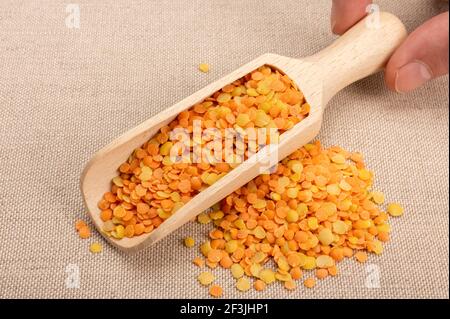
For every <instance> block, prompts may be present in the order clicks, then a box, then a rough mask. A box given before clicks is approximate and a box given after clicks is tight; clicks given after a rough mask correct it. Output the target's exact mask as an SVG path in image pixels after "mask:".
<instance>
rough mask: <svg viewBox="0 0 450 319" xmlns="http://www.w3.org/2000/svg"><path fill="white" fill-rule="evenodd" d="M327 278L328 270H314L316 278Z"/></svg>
mask: <svg viewBox="0 0 450 319" xmlns="http://www.w3.org/2000/svg"><path fill="white" fill-rule="evenodd" d="M327 276H328V270H327V269H324V268H320V269H317V270H316V277H317V278H318V279H324V278H325V277H327Z"/></svg>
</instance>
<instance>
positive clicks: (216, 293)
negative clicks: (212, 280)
mask: <svg viewBox="0 0 450 319" xmlns="http://www.w3.org/2000/svg"><path fill="white" fill-rule="evenodd" d="M209 293H210V295H211V296H213V297H220V296H222V287H220V286H217V285H212V286H211V287H210V288H209Z"/></svg>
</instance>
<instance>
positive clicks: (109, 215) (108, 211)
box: [100, 209, 112, 222]
mask: <svg viewBox="0 0 450 319" xmlns="http://www.w3.org/2000/svg"><path fill="white" fill-rule="evenodd" d="M100 218H101V219H102V221H104V222H106V221H108V220H110V219H111V218H112V210H111V209H105V210H102V212H101V213H100Z"/></svg>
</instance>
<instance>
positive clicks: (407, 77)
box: [395, 61, 433, 93]
mask: <svg viewBox="0 0 450 319" xmlns="http://www.w3.org/2000/svg"><path fill="white" fill-rule="evenodd" d="M432 77H433V74H432V72H431V69H430V67H429V66H428V65H426V64H425V63H423V62H422V61H414V62H410V63H408V64H406V65H404V66H402V67H401V68H400V69H399V70H398V71H397V74H396V75H395V90H396V91H397V92H399V93H405V92H409V91H412V90H414V89H416V88H418V87H420V86H422V85H423V84H425V82H427V81H428V80H431V78H432Z"/></svg>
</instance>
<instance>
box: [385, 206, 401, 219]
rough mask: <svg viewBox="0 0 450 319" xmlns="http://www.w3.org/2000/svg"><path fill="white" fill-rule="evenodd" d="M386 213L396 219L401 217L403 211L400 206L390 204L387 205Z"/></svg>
mask: <svg viewBox="0 0 450 319" xmlns="http://www.w3.org/2000/svg"><path fill="white" fill-rule="evenodd" d="M387 211H388V213H389V214H390V215H391V216H394V217H398V216H401V215H403V211H404V210H403V207H402V206H400V204H397V203H391V204H389V205H388V208H387Z"/></svg>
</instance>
